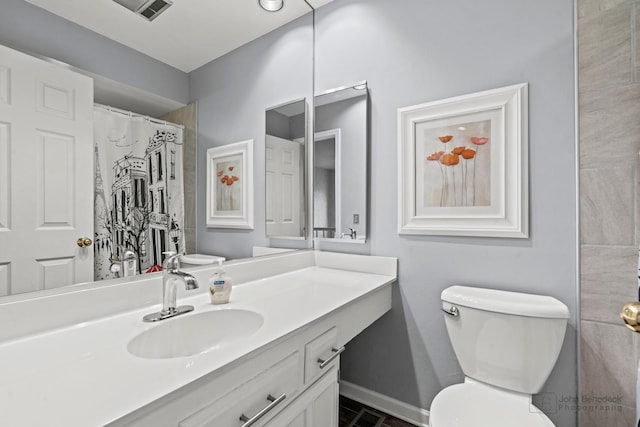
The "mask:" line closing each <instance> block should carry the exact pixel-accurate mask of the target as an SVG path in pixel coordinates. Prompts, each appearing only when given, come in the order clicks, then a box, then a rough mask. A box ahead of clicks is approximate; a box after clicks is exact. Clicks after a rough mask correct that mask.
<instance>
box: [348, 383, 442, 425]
mask: <svg viewBox="0 0 640 427" xmlns="http://www.w3.org/2000/svg"><path fill="white" fill-rule="evenodd" d="M340 394H341V395H342V396H344V397H346V398H349V399H352V400H355V401H357V402H360V403H362V404H364V405H367V406H370V407H372V408H374V409H378V410H380V411H382V412H384V413H387V414H389V415H391V416H393V417H396V418H398V419H401V420H403V421H406V422H408V423H412V424H415V425H417V426H420V427H429V411H427V410H426V409H422V408H419V407H417V406H413V405H409V404H407V403H404V402H401V401H399V400H396V399H394V398H392V397H389V396H385V395H384V394H380V393H378V392H375V391H373V390H369V389H366V388H364V387H360V386H359V385H356V384H353V383H350V382H348V381H344V380H340Z"/></svg>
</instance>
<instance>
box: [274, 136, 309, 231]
mask: <svg viewBox="0 0 640 427" xmlns="http://www.w3.org/2000/svg"><path fill="white" fill-rule="evenodd" d="M300 151H301V150H300V143H298V142H295V141H290V140H288V139H283V138H278V137H275V136H272V135H267V136H266V153H265V156H266V192H267V197H266V199H267V200H266V219H267V236H270V237H276V236H283V237H302V236H304V230H303V229H302V221H301V212H302V203H303V200H302V194H301V193H302V173H301V172H302V159H301V158H300Z"/></svg>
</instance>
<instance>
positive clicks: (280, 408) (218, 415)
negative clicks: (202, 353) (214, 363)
mask: <svg viewBox="0 0 640 427" xmlns="http://www.w3.org/2000/svg"><path fill="white" fill-rule="evenodd" d="M336 339H337V328H336V326H333V325H330V327H327V325H325V324H324V322H321V324H319V325H316V326H314V327H310V328H307V329H305V330H303V331H301V332H299V333H297V334H293V336H291V337H289V338H287V339H284V340H282V341H281V342H279V343H276V345H274V346H272V347H271V348H269V349H267V350H265V351H262V352H259V353H258V354H256V355H254V356H252V357H251V358H250V359H248V360H247V361H245V362H240V363H237V364H234V365H235V366H233V368H232V369H229V370H228V371H227V372H224V373H222V374H221V375H215V373H213V374H212V375H211V378H208V379H207V378H204V379H202V380H201V381H197V382H196V383H197V384H192V385H189V386H187V387H185V388H184V390H177V391H176V392H174V393H171V394H169V395H167V396H165V397H163V398H161V399H159V400H158V401H156V402H154V403H153V404H151V405H148V406H147V407H145V408H142V409H141V410H139V411H135V412H134V413H132V414H129V415H128V416H126V417H123V418H121V419H120V420H118V421H116V422H114V423H112V424H110V427H120V426H135V427H157V426H160V425H161V426H167V427H174V426H175V427H243V426H247V427H248V426H254V427H263V426H264V427H267V426H268V427H286V426H291V427H298V426H299V427H337V425H338V424H337V422H338V371H339V363H340V357H339V353H340V351H339V350H336Z"/></svg>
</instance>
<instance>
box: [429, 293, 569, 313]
mask: <svg viewBox="0 0 640 427" xmlns="http://www.w3.org/2000/svg"><path fill="white" fill-rule="evenodd" d="M441 298H442V300H443V301H446V302H448V303H451V304H455V305H460V306H463V307H471V308H476V309H478V310H486V311H493V312H496V313H505V314H514V315H518V316H528V317H542V318H554V319H568V318H569V309H568V308H567V306H566V305H564V304H563V303H562V302H560V301H558V300H557V299H555V298H553V297H550V296H544V295H533V294H525V293H520V292H509V291H500V290H496V289H485V288H474V287H470V286H451V287H449V288H447V289H445V290H444V291H442V294H441Z"/></svg>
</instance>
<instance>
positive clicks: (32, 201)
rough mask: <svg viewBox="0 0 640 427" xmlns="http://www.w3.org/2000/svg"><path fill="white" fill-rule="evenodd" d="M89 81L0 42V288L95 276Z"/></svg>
mask: <svg viewBox="0 0 640 427" xmlns="http://www.w3.org/2000/svg"><path fill="white" fill-rule="evenodd" d="M92 114H93V81H92V80H91V79H90V78H89V77H86V76H83V75H80V74H78V73H75V72H73V71H70V70H69V69H66V68H64V67H62V66H59V65H55V64H52V63H49V62H46V61H43V60H40V59H37V58H34V57H32V56H29V55H26V54H23V53H20V52H17V51H15V50H12V49H9V48H7V47H4V46H1V45H0V295H7V294H17V293H22V292H29V291H36V290H41V289H48V288H55V287H59V286H64V285H70V284H73V283H79V282H86V281H92V280H93V247H85V248H80V247H79V246H78V245H77V244H76V241H77V240H78V238H80V237H87V238H90V239H93V119H92Z"/></svg>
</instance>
